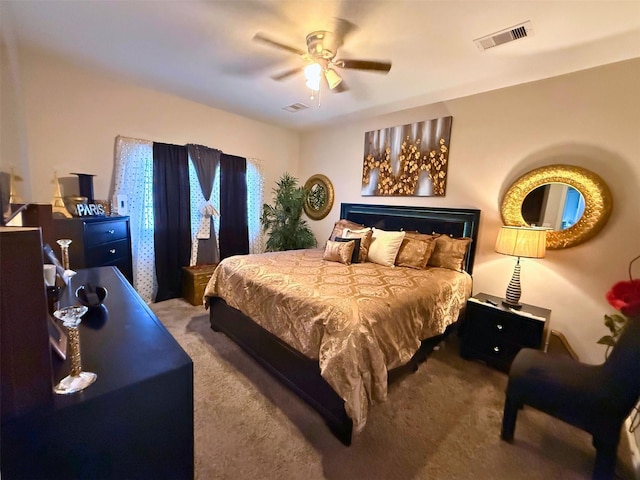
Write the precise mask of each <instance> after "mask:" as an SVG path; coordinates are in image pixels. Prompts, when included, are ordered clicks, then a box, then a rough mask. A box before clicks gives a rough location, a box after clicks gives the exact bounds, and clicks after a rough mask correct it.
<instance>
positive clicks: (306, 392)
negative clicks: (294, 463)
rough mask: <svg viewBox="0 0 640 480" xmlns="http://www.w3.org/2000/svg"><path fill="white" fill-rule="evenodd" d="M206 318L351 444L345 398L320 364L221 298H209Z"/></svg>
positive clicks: (351, 426)
mask: <svg viewBox="0 0 640 480" xmlns="http://www.w3.org/2000/svg"><path fill="white" fill-rule="evenodd" d="M209 305H210V307H209V308H210V313H209V320H210V322H211V328H212V329H213V330H214V331H220V332H223V333H224V334H225V335H227V336H228V337H229V338H231V339H232V340H233V341H234V342H235V343H237V344H238V345H239V346H240V347H242V349H244V350H245V351H246V352H247V353H248V354H249V355H251V356H252V357H253V358H255V359H256V360H257V361H258V362H260V363H261V364H262V365H263V366H264V367H265V368H266V369H267V370H269V371H270V372H271V373H272V374H273V375H275V376H276V378H278V379H279V380H280V381H281V382H283V383H284V384H285V385H286V386H287V387H289V388H290V389H291V390H293V391H294V392H295V393H296V394H298V395H299V396H300V397H301V398H302V399H303V400H305V401H306V402H307V403H309V404H310V405H311V406H312V407H313V408H315V409H316V410H317V411H318V412H319V413H320V415H321V416H322V417H323V418H324V420H325V422H326V423H327V425H328V426H329V429H330V430H331V432H333V434H334V435H335V436H336V437H337V438H338V439H339V440H340V441H341V442H342V443H343V444H345V445H347V446H349V445H351V433H352V430H353V422H352V421H351V418H349V416H348V415H347V413H346V412H345V409H344V400H343V399H342V398H340V397H339V396H338V394H337V393H336V392H335V390H333V388H331V386H330V385H329V384H328V383H327V382H326V381H325V379H324V378H322V376H321V375H320V366H319V365H318V362H317V361H315V360H311V359H309V358H307V357H305V356H304V355H302V354H301V353H300V352H298V351H296V350H294V349H292V348H291V347H289V346H288V345H287V344H286V343H284V342H282V341H281V340H280V339H278V338H277V337H276V336H275V335H273V334H271V333H270V332H268V331H267V330H265V329H264V328H262V327H260V326H259V325H258V324H256V323H254V322H253V321H252V320H251V319H249V317H247V316H245V315H244V314H243V313H242V312H240V311H238V310H236V309H235V308H232V307H229V306H228V305H227V304H226V303H225V302H224V300H222V299H220V298H210V299H209Z"/></svg>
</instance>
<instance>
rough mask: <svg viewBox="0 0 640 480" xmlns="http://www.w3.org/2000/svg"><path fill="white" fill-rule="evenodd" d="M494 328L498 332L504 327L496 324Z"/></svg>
mask: <svg viewBox="0 0 640 480" xmlns="http://www.w3.org/2000/svg"><path fill="white" fill-rule="evenodd" d="M496 328H497V329H498V330H502V329H503V328H504V327H503V326H502V325H500V324H499V323H498V324H497V325H496Z"/></svg>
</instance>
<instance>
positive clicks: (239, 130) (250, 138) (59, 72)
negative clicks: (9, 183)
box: [2, 49, 299, 203]
mask: <svg viewBox="0 0 640 480" xmlns="http://www.w3.org/2000/svg"><path fill="white" fill-rule="evenodd" d="M17 57H18V62H19V65H20V69H19V72H18V73H19V76H20V88H21V93H22V98H21V99H20V101H21V102H22V104H23V111H24V117H25V125H26V128H25V132H24V133H23V136H24V137H26V139H25V144H26V146H27V147H26V148H27V155H28V167H27V168H25V169H24V170H27V169H28V170H30V173H29V171H26V172H25V171H21V172H20V174H21V175H25V176H26V182H25V184H24V185H20V186H19V187H20V189H21V190H22V191H27V192H28V191H29V187H30V189H31V194H30V198H28V200H31V201H34V202H46V203H48V202H50V201H51V195H52V185H51V183H50V182H51V178H52V176H53V170H54V169H57V171H58V175H59V176H60V177H71V178H73V179H75V183H74V184H73V186H74V187H77V177H75V176H73V175H69V173H70V172H80V173H91V174H95V175H96V177H95V178H94V196H95V198H97V199H106V198H108V196H109V194H110V193H111V188H112V185H111V183H112V174H113V166H114V159H113V155H114V142H115V138H116V136H117V135H124V136H128V137H135V138H141V139H146V140H152V141H157V142H164V143H174V144H178V145H183V144H186V143H198V144H202V145H207V146H210V147H214V148H218V149H220V150H222V151H224V152H225V153H230V154H234V155H240V156H244V157H252V158H258V159H261V160H262V161H263V165H264V168H265V175H266V185H272V184H273V183H274V182H275V180H276V179H277V178H278V177H279V176H280V175H281V173H282V172H283V171H285V170H287V171H289V172H291V173H292V174H294V175H295V174H296V173H297V161H298V151H299V140H298V138H299V136H298V134H297V133H295V132H293V131H290V130H286V129H283V128H280V127H276V126H272V125H269V124H266V123H261V122H258V121H255V120H251V119H248V118H245V117H241V116H239V115H235V114H232V113H228V112H224V111H221V110H216V109H213V108H210V107H206V106H204V105H200V104H197V103H194V102H191V101H188V100H184V99H181V98H178V97H175V96H172V95H168V94H164V93H160V92H158V91H154V90H151V89H148V88H143V87H140V86H136V85H134V84H132V83H126V82H123V81H121V80H116V79H114V78H110V77H108V76H104V75H101V74H96V73H93V72H91V71H90V70H88V69H85V68H78V67H77V66H74V65H71V64H69V63H67V62H66V61H64V60H62V59H59V58H56V57H52V56H48V55H44V54H42V53H40V52H36V51H30V50H24V49H20V50H19V51H18V55H17ZM5 80H6V72H5V70H4V69H3V82H2V83H3V88H4V84H5ZM14 113H15V112H14ZM3 117H4V115H3ZM17 120H18V116H16V115H13V118H11V119H10V121H11V122H13V123H12V125H15V124H16V122H17ZM13 130H16V128H15V127H13ZM2 133H3V136H4V128H3V132H2ZM3 144H4V142H3ZM14 149H15V147H14ZM2 153H3V161H2V167H3V168H2V169H5V165H7V164H8V163H9V161H8V160H7V159H6V157H5V155H4V149H3V152H2ZM66 184H67V182H63V186H64V185H66ZM267 191H270V187H269V189H268V190H267ZM66 193H73V192H66ZM63 194H64V193H63Z"/></svg>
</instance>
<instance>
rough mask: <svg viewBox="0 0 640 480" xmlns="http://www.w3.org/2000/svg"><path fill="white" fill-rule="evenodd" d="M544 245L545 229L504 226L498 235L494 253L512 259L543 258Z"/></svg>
mask: <svg viewBox="0 0 640 480" xmlns="http://www.w3.org/2000/svg"><path fill="white" fill-rule="evenodd" d="M546 244H547V230H546V229H545V228H531V227H508V226H504V227H502V228H501V229H500V232H499V233H498V240H496V252H498V253H502V254H503V255H511V256H512V257H527V258H544V255H545V251H546Z"/></svg>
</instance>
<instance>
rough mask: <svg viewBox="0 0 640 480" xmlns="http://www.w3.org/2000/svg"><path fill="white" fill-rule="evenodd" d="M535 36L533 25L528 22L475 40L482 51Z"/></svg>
mask: <svg viewBox="0 0 640 480" xmlns="http://www.w3.org/2000/svg"><path fill="white" fill-rule="evenodd" d="M531 35H533V25H532V24H531V22H530V21H526V22H524V23H521V24H519V25H514V26H513V27H509V28H505V29H504V30H500V31H499V32H495V33H492V34H491V35H487V36H484V37H482V38H476V39H475V40H474V42H475V44H476V46H477V47H478V48H479V49H480V50H488V49H490V48H493V47H497V46H498V45H502V44H503V43H508V42H513V41H514V40H518V39H520V38H525V37H530V36H531Z"/></svg>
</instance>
